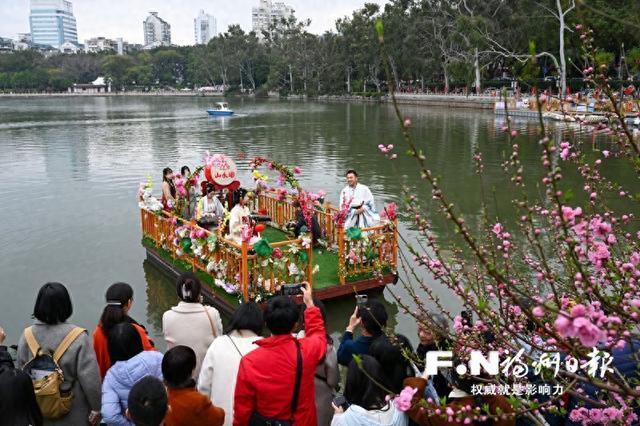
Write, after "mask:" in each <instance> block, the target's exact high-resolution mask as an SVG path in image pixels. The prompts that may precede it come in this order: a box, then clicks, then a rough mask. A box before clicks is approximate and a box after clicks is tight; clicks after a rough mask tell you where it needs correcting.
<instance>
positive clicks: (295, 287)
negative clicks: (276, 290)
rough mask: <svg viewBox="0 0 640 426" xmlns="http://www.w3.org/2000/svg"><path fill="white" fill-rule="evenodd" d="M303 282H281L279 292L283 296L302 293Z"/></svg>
mask: <svg viewBox="0 0 640 426" xmlns="http://www.w3.org/2000/svg"><path fill="white" fill-rule="evenodd" d="M303 287H304V284H301V283H296V284H282V286H281V287H280V294H281V295H283V296H296V295H298V294H302V288H303Z"/></svg>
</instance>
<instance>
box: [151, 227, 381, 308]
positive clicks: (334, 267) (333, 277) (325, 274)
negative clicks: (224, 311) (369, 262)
mask: <svg viewBox="0 0 640 426" xmlns="http://www.w3.org/2000/svg"><path fill="white" fill-rule="evenodd" d="M261 237H262V238H265V239H267V241H269V243H277V242H279V241H286V240H289V239H291V238H290V237H289V236H287V234H286V233H285V232H284V231H281V230H279V229H277V228H272V227H270V226H267V229H265V230H264V232H262V235H261ZM142 243H143V245H146V246H149V247H152V248H154V249H155V250H156V251H157V252H158V254H159V255H160V256H161V257H162V258H163V259H165V260H166V261H167V262H169V263H171V264H173V265H176V266H177V267H178V268H180V269H182V270H187V271H190V270H191V265H190V264H189V263H187V262H185V261H183V260H181V259H173V258H172V257H171V254H170V253H169V252H168V251H166V250H163V249H162V248H160V247H156V245H155V243H154V241H153V240H151V239H150V238H147V237H145V238H143V239H142ZM312 262H313V265H314V266H315V265H318V266H319V267H320V270H319V271H318V272H317V273H316V274H315V275H314V276H313V287H314V288H315V289H323V288H327V287H332V286H335V285H339V283H340V279H339V277H338V253H337V252H335V251H329V250H326V249H325V248H324V247H316V248H314V249H313V260H312ZM382 272H383V273H388V272H390V269H389V267H385V269H383V271H382ZM197 275H198V277H199V278H201V279H202V280H203V281H205V282H206V283H207V284H209V286H210V287H211V288H213V289H214V290H215V291H216V294H219V295H220V296H222V297H224V298H225V299H227V300H229V301H231V302H233V303H236V304H237V303H238V300H237V298H236V296H235V295H231V294H227V293H226V292H225V291H223V290H221V289H219V288H218V287H217V286H215V285H214V283H213V277H211V276H210V275H209V274H207V273H205V272H202V271H198V272H197ZM372 277H373V273H372V272H363V273H360V274H356V275H354V276H351V277H349V278H348V279H347V281H348V282H354V281H360V280H366V279H370V278H372Z"/></svg>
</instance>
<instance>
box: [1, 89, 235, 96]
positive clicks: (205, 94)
mask: <svg viewBox="0 0 640 426" xmlns="http://www.w3.org/2000/svg"><path fill="white" fill-rule="evenodd" d="M102 96H114V97H119V96H180V97H207V98H211V97H217V98H222V97H224V95H223V94H222V93H219V92H215V93H204V94H203V93H194V92H133V91H132V92H107V93H68V92H59V93H0V98H40V97H65V98H66V97H102Z"/></svg>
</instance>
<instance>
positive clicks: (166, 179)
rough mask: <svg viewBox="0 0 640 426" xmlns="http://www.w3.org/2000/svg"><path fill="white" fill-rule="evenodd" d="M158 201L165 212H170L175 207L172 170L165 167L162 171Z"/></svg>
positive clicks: (174, 187) (174, 186)
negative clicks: (160, 194) (160, 193)
mask: <svg viewBox="0 0 640 426" xmlns="http://www.w3.org/2000/svg"><path fill="white" fill-rule="evenodd" d="M160 201H161V202H162V206H163V207H164V209H165V210H166V211H171V209H172V208H173V207H174V206H175V205H176V185H175V184H174V183H173V170H171V168H170V167H165V168H164V169H163V170H162V198H161V199H160Z"/></svg>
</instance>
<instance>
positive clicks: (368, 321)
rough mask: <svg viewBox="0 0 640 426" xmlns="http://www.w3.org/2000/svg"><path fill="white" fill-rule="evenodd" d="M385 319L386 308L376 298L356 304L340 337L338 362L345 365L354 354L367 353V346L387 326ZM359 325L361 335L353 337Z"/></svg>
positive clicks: (386, 316)
mask: <svg viewBox="0 0 640 426" xmlns="http://www.w3.org/2000/svg"><path fill="white" fill-rule="evenodd" d="M387 319H388V315H387V310H386V309H385V307H384V305H383V304H382V303H381V302H380V301H378V300H376V299H371V300H367V301H366V303H364V304H363V305H361V306H356V309H355V311H353V314H352V315H351V318H349V324H348V325H347V328H346V330H345V332H344V333H343V334H342V338H341V339H340V346H339V347H338V363H339V364H340V365H344V366H345V367H347V366H348V365H349V363H350V362H351V360H352V359H353V356H354V355H363V354H364V355H368V354H369V346H371V343H372V342H373V341H374V340H375V339H376V338H377V337H379V336H380V335H382V330H383V328H384V327H386V326H387ZM359 326H362V332H361V335H360V336H359V337H358V338H356V339H354V338H353V333H354V331H355V329H356V328H358V327H359Z"/></svg>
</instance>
